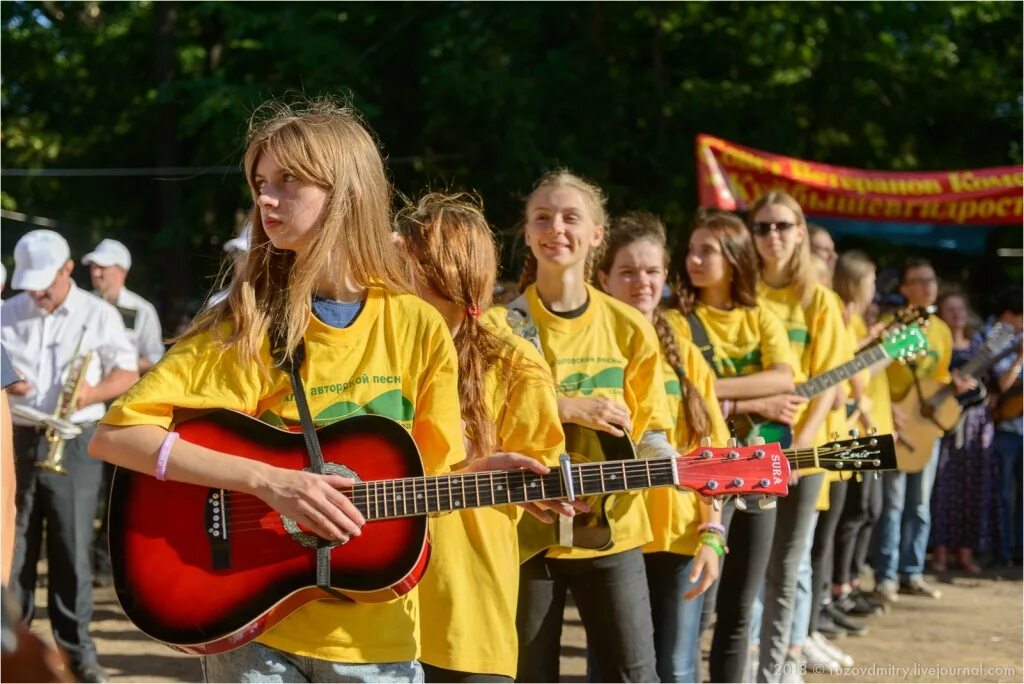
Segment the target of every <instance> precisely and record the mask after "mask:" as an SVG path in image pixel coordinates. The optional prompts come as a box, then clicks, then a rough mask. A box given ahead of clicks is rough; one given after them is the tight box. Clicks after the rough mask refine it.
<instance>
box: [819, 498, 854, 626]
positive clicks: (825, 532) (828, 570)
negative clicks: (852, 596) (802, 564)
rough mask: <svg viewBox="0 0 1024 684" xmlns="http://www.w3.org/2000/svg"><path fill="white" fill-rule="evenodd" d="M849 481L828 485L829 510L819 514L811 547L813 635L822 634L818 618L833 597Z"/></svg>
mask: <svg viewBox="0 0 1024 684" xmlns="http://www.w3.org/2000/svg"><path fill="white" fill-rule="evenodd" d="M848 484H849V483H848V482H847V481H845V480H840V481H838V482H830V483H829V485H828V510H827V511H822V512H821V513H819V514H818V526H817V527H815V528H814V544H813V546H811V621H810V628H809V632H810V633H813V632H817V631H818V617H819V616H820V615H821V607H822V605H824V601H825V598H826V596H827V594H826V593H825V592H829V593H831V588H832V582H833V569H834V567H835V563H834V562H833V558H834V556H835V537H836V529H837V528H838V527H839V520H840V519H841V518H842V516H843V511H844V510H846V509H845V504H846V494H847V485H848Z"/></svg>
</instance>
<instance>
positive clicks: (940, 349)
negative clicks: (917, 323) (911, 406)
mask: <svg viewBox="0 0 1024 684" xmlns="http://www.w3.org/2000/svg"><path fill="white" fill-rule="evenodd" d="M925 337H927V338H928V353H927V354H925V355H924V356H922V357H921V358H919V359H917V360H916V361H915V365H916V367H917V371H916V374H917V377H919V378H921V379H931V380H937V381H939V382H949V381H950V377H951V376H950V374H949V363H950V361H952V360H953V333H952V332H951V331H950V330H949V326H948V325H946V322H945V321H944V320H942V319H941V318H939V317H938V316H936V315H934V314H932V315H931V316H929V317H928V325H927V326H926V327H925ZM885 372H886V374H887V375H888V376H889V390H890V392H891V393H892V399H893V401H900V400H901V399H903V397H905V396H907V392H909V391H910V388H911V386H912V385H913V384H914V375H913V373H911V371H910V367H909V366H907V365H905V364H902V363H890V364H889V367H888V368H886V369H885Z"/></svg>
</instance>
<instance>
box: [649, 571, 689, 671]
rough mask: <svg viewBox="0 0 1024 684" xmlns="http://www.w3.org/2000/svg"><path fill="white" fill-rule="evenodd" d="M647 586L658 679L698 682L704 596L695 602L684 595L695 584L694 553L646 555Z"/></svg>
mask: <svg viewBox="0 0 1024 684" xmlns="http://www.w3.org/2000/svg"><path fill="white" fill-rule="evenodd" d="M644 564H645V565H646V566H647V586H648V588H649V589H650V592H651V618H652V620H653V622H654V652H655V656H656V658H657V669H658V679H660V680H661V681H662V682H699V681H700V679H701V669H702V668H701V666H700V665H701V661H700V613H701V609H702V608H703V607H704V595H703V594H701V595H700V596H698V597H697V598H695V599H693V600H692V601H686V600H684V599H683V595H684V594H686V592H688V591H690V589H692V588H693V587H694V584H693V583H692V582H690V571H691V570H693V556H680V555H679V554H675V553H647V554H644Z"/></svg>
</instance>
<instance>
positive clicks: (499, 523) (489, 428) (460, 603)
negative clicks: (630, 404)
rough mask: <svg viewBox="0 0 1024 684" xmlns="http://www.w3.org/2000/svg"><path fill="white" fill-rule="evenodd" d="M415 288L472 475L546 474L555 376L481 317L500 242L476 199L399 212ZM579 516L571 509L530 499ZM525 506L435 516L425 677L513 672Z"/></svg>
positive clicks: (439, 201) (454, 198)
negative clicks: (432, 320) (455, 389)
mask: <svg viewBox="0 0 1024 684" xmlns="http://www.w3.org/2000/svg"><path fill="white" fill-rule="evenodd" d="M395 227H396V230H397V232H398V236H399V238H400V242H401V243H402V244H403V245H404V247H405V250H406V252H407V254H408V256H409V261H410V263H411V270H412V281H413V287H414V289H415V290H416V291H417V292H418V294H419V295H420V296H421V297H422V298H423V299H425V300H426V301H427V302H429V303H430V304H432V305H433V306H434V308H436V309H437V310H438V311H439V312H440V313H441V315H442V317H443V318H444V319H445V321H446V322H447V324H448V327H449V329H450V330H451V333H452V336H453V338H454V341H455V349H456V352H457V354H458V359H459V399H460V406H461V412H462V423H463V427H464V433H465V441H466V452H467V454H468V458H467V464H465V467H464V470H467V471H473V470H494V469H509V468H515V467H518V468H526V469H529V470H531V471H533V472H537V473H547V472H548V468H547V467H546V465H545V464H547V465H555V464H557V462H558V457H559V456H560V455H561V454H562V453H563V452H564V450H565V437H564V436H563V434H562V426H561V424H560V423H559V420H558V406H557V404H556V401H555V391H554V383H553V382H552V380H551V373H550V371H549V370H548V368H547V364H546V363H545V362H544V359H543V358H542V357H541V356H540V354H539V353H538V352H537V350H536V349H535V348H534V347H533V345H531V344H530V343H529V342H527V341H526V340H524V339H522V338H519V337H517V336H515V335H513V334H512V333H511V332H508V331H506V332H501V331H497V330H495V329H493V328H492V327H491V326H490V325H488V324H487V323H486V322H485V321H483V320H481V318H480V314H481V311H483V310H485V309H487V308H488V307H490V305H491V293H492V292H493V290H494V279H495V275H496V271H497V258H496V255H495V248H494V239H493V237H492V235H491V229H490V227H489V226H488V224H487V221H486V219H485V218H484V213H483V209H482V208H481V206H480V204H479V202H478V201H477V200H476V199H475V198H473V197H472V196H470V195H466V194H458V195H444V194H439V193H431V194H428V195H425V196H424V197H423V198H422V199H420V200H419V201H418V202H417V203H416V204H415V205H411V206H408V207H406V208H404V209H403V210H401V211H400V212H399V213H398V216H397V217H396V220H395ZM545 509H553V510H554V511H555V512H563V513H566V514H568V515H571V514H572V508H571V507H569V506H568V505H567V504H559V503H555V502H552V503H551V504H545V505H543V506H542V507H538V506H536V505H533V506H531V512H533V513H535V514H536V515H538V517H541V518H542V519H544V520H546V521H550V520H551V518H550V514H549V513H546V512H544V510H545ZM517 520H518V509H517V508H516V507H514V506H506V507H504V508H478V509H471V510H463V511H459V512H458V513H457V514H452V515H446V516H441V517H437V518H433V519H431V520H430V534H431V539H432V540H433V544H434V548H433V554H432V556H431V559H430V565H429V567H428V568H427V572H426V575H425V576H424V578H423V580H422V582H421V583H420V585H419V597H420V604H421V608H420V623H421V629H420V641H421V650H422V655H421V657H420V659H421V662H422V663H423V669H424V672H425V674H426V680H427V681H428V682H435V681H436V682H469V681H477V682H479V681H486V682H495V681H504V682H511V681H512V677H513V676H514V675H515V673H516V665H517V652H518V645H517V639H516V601H517V595H518V586H519V553H518V548H519V547H518V543H517V537H516V522H517Z"/></svg>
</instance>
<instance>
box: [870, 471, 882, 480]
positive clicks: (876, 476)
mask: <svg viewBox="0 0 1024 684" xmlns="http://www.w3.org/2000/svg"><path fill="white" fill-rule="evenodd" d="M871 474H872V475H874V476H875V479H876V480H881V479H882V473H880V472H878V471H877V470H876V471H875V472H873V473H871Z"/></svg>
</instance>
